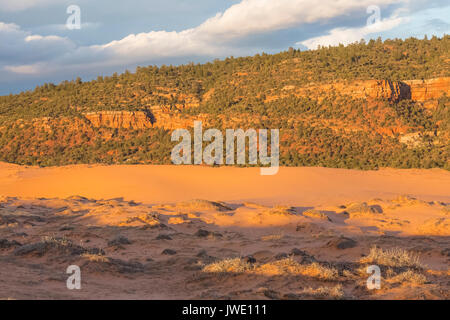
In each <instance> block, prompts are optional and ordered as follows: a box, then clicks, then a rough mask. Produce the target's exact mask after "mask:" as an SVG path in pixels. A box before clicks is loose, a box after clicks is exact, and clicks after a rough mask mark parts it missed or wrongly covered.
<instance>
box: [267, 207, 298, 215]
mask: <svg viewBox="0 0 450 320" xmlns="http://www.w3.org/2000/svg"><path fill="white" fill-rule="evenodd" d="M264 212H265V213H267V214H270V215H280V216H291V215H293V214H295V210H294V209H293V208H292V207H287V206H275V207H273V208H269V209H267V210H265V211H264Z"/></svg>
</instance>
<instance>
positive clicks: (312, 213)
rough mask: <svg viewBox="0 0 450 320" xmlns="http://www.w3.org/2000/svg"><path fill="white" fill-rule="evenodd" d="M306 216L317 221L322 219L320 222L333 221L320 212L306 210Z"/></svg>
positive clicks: (304, 213)
mask: <svg viewBox="0 0 450 320" xmlns="http://www.w3.org/2000/svg"><path fill="white" fill-rule="evenodd" d="M303 215H304V216H307V217H311V218H316V219H320V220H327V221H331V219H330V218H329V217H328V216H327V215H326V214H325V213H324V212H322V211H320V210H313V209H310V210H306V211H305V212H303Z"/></svg>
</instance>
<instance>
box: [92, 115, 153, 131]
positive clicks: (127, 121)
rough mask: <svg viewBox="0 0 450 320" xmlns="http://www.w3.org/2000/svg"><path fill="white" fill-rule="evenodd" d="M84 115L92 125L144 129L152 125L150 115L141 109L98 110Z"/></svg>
mask: <svg viewBox="0 0 450 320" xmlns="http://www.w3.org/2000/svg"><path fill="white" fill-rule="evenodd" d="M84 116H85V117H86V118H87V119H88V120H89V121H90V122H91V123H92V125H93V126H94V127H100V126H105V127H110V128H132V129H144V128H151V127H152V126H153V124H152V122H153V121H152V117H151V115H150V114H147V113H145V112H143V111H99V112H89V113H86V114H84Z"/></svg>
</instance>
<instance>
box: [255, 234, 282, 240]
mask: <svg viewBox="0 0 450 320" xmlns="http://www.w3.org/2000/svg"><path fill="white" fill-rule="evenodd" d="M283 237H284V234H283V233H282V232H280V233H278V234H269V235H267V236H262V237H261V241H276V240H281V239H282V238H283Z"/></svg>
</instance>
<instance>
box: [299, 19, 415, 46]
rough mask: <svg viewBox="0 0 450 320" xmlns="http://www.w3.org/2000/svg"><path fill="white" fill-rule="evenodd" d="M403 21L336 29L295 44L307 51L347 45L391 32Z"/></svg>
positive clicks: (384, 20) (391, 20) (394, 20)
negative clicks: (319, 47)
mask: <svg viewBox="0 0 450 320" xmlns="http://www.w3.org/2000/svg"><path fill="white" fill-rule="evenodd" d="M405 21H406V18H401V17H397V18H389V19H383V20H380V21H379V22H377V23H374V24H371V25H368V26H364V27H361V28H336V29H332V30H331V31H330V32H329V33H328V34H327V35H324V36H320V37H316V38H311V39H308V40H305V41H301V42H299V43H297V44H302V45H304V46H305V47H307V48H308V49H317V47H318V46H337V45H339V44H343V45H347V44H350V43H353V42H356V41H359V40H361V39H364V38H365V37H366V36H368V35H370V34H373V33H378V32H383V31H387V30H391V29H392V28H394V27H396V26H398V25H400V24H401V23H402V22H405Z"/></svg>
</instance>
